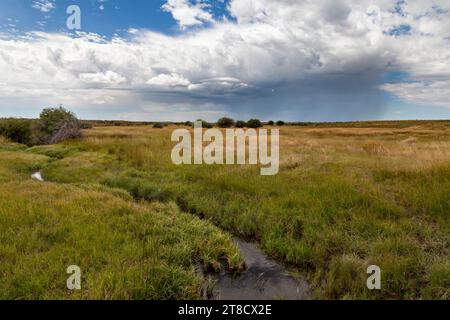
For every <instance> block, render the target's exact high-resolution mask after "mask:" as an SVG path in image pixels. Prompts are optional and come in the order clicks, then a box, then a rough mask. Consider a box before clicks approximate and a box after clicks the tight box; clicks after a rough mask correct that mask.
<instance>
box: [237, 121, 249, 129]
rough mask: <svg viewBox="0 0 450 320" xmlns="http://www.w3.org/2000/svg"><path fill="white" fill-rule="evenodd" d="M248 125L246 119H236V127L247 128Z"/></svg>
mask: <svg viewBox="0 0 450 320" xmlns="http://www.w3.org/2000/svg"><path fill="white" fill-rule="evenodd" d="M246 126H247V123H246V122H245V121H242V120H239V121H236V125H235V127H236V128H245V127H246Z"/></svg>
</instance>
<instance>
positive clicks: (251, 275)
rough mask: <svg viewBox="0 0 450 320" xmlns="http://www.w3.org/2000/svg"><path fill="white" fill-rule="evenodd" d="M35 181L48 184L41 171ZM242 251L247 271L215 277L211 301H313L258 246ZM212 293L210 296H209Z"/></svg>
mask: <svg viewBox="0 0 450 320" xmlns="http://www.w3.org/2000/svg"><path fill="white" fill-rule="evenodd" d="M31 178H32V179H34V180H37V181H41V182H43V181H45V180H44V178H43V177H42V174H41V172H40V171H37V172H34V173H33V174H32V175H31ZM233 240H234V242H235V243H236V245H237V246H238V247H239V249H240V250H241V252H242V254H243V256H244V259H245V264H246V266H247V270H246V271H245V272H243V273H242V274H238V275H236V274H231V273H229V272H226V271H223V272H222V273H220V274H215V275H212V277H213V284H212V288H207V287H208V286H209V285H206V287H204V288H203V292H204V298H205V299H209V300H273V299H276V300H310V299H312V293H311V289H310V286H309V284H308V282H307V281H306V279H305V278H304V277H294V276H292V275H291V274H289V271H288V270H287V269H286V268H285V267H283V266H282V265H280V264H279V263H277V262H275V261H274V260H271V259H269V258H268V257H267V255H266V254H265V253H264V252H263V251H262V250H261V249H259V248H258V246H257V245H256V244H253V243H250V242H245V241H243V240H241V239H238V238H234V239H233ZM208 292H209V293H208Z"/></svg>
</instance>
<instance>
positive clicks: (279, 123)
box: [277, 120, 285, 127]
mask: <svg viewBox="0 0 450 320" xmlns="http://www.w3.org/2000/svg"><path fill="white" fill-rule="evenodd" d="M284 125H285V123H284V121H281V120H280V121H277V126H279V127H282V126H284Z"/></svg>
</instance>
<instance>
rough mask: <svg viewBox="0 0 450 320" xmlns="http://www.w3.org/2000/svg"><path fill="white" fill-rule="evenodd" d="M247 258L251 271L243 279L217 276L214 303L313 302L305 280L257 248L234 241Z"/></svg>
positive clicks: (248, 267)
mask: <svg viewBox="0 0 450 320" xmlns="http://www.w3.org/2000/svg"><path fill="white" fill-rule="evenodd" d="M234 241H235V242H236V244H237V246H238V247H239V248H240V250H241V252H242V254H243V255H244V257H245V262H246V265H247V270H246V271H245V272H244V273H242V274H240V275H233V274H230V273H228V272H223V273H221V274H219V275H216V276H215V284H214V285H213V289H212V295H210V296H209V297H206V298H208V299H212V300H273V299H275V300H310V299H312V293H311V290H310V286H309V284H308V282H307V281H306V279H305V278H303V277H299V278H297V277H294V276H292V275H290V274H289V272H288V270H287V269H286V268H284V267H283V266H281V265H280V264H278V263H277V262H275V261H273V260H271V259H269V258H268V257H267V256H266V254H265V253H264V252H263V251H262V250H261V249H259V248H258V246H257V245H256V244H253V243H248V242H245V241H242V240H240V239H236V238H235V239H234Z"/></svg>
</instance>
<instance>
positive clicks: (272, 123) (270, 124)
mask: <svg viewBox="0 0 450 320" xmlns="http://www.w3.org/2000/svg"><path fill="white" fill-rule="evenodd" d="M267 124H268V125H269V126H273V125H274V124H275V122H273V121H272V120H270V121H269V122H267Z"/></svg>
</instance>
